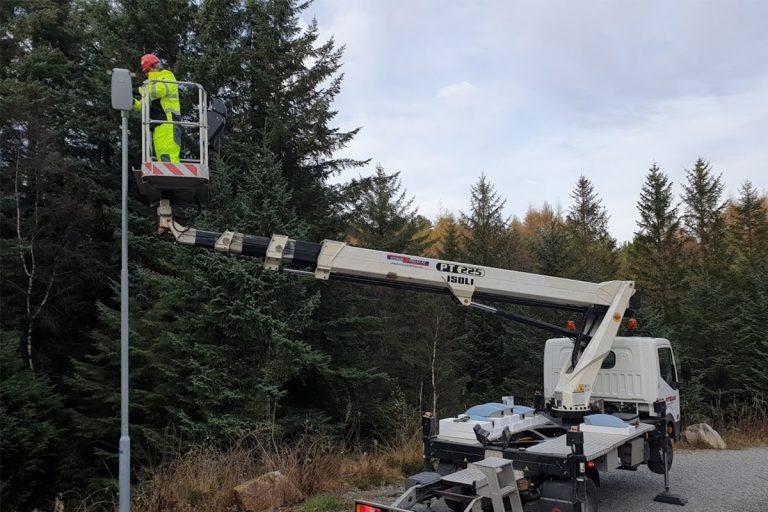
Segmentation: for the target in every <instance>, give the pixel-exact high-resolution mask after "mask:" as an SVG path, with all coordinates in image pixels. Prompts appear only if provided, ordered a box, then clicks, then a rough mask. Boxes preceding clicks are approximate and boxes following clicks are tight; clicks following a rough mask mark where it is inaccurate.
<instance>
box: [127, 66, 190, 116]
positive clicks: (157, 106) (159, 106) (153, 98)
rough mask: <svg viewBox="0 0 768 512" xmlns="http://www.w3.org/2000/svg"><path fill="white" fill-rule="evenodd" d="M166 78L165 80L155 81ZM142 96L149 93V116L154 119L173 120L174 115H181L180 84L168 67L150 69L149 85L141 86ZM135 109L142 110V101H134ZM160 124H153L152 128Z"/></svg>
mask: <svg viewBox="0 0 768 512" xmlns="http://www.w3.org/2000/svg"><path fill="white" fill-rule="evenodd" d="M153 80H164V81H167V82H171V83H165V82H153ZM139 91H140V92H141V95H142V97H144V95H145V94H149V101H150V104H149V118H150V119H154V120H158V121H161V120H168V121H170V120H173V116H181V104H180V103H179V86H178V84H176V77H175V76H174V75H173V73H171V72H170V71H169V70H167V69H163V70H160V71H150V72H149V75H147V85H146V86H144V85H142V86H141V87H140V88H139ZM133 110H135V111H136V112H140V111H141V103H140V102H139V101H138V100H134V101H133ZM157 126H158V125H156V124H153V125H152V129H154V128H156V127H157Z"/></svg>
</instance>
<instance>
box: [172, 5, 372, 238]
mask: <svg viewBox="0 0 768 512" xmlns="http://www.w3.org/2000/svg"><path fill="white" fill-rule="evenodd" d="M309 5H310V2H300V1H296V0H269V1H265V2H241V1H236V2H206V3H205V4H204V5H203V6H202V8H201V9H200V10H199V12H198V13H197V23H196V26H197V27H198V34H197V35H198V38H197V44H198V47H197V50H196V52H193V54H192V55H190V56H189V58H188V59H187V60H186V61H185V63H184V65H185V66H188V67H190V68H191V69H194V70H195V72H196V74H197V75H199V76H200V77H201V79H200V81H201V82H202V83H203V84H205V85H206V87H207V89H208V90H209V92H210V93H211V94H214V95H215V94H218V95H219V96H221V97H223V98H225V99H226V100H227V102H228V104H229V106H230V112H232V113H234V114H235V115H234V117H233V118H232V119H230V120H228V123H229V124H230V129H231V131H230V132H229V134H228V139H230V140H237V141H239V142H240V143H242V144H244V145H245V144H247V145H249V146H253V147H257V148H261V149H262V150H263V151H264V152H265V153H268V154H271V155H273V158H274V159H275V162H276V163H277V164H278V165H279V166H280V168H281V170H282V173H283V175H284V177H285V178H286V180H287V183H288V187H289V188H290V189H291V191H292V201H293V203H292V204H293V206H294V207H295V210H296V213H297V215H298V216H299V218H301V219H302V220H304V222H306V223H307V225H308V227H309V233H310V234H311V236H312V237H313V238H322V237H324V236H330V235H336V234H337V233H338V231H339V218H338V216H337V215H336V213H338V210H337V201H338V200H339V197H338V195H337V194H336V192H337V191H336V190H335V189H334V188H332V187H329V186H328V185H327V184H326V179H327V178H328V177H330V176H332V175H334V174H336V173H338V172H340V171H341V170H343V169H346V168H349V167H356V166H360V165H363V164H364V163H366V161H358V160H354V159H350V158H338V157H336V156H335V153H336V152H337V151H339V150H340V149H342V148H344V147H345V146H346V145H347V144H349V142H350V141H351V140H352V139H353V138H354V136H355V135H356V134H357V132H358V129H353V130H350V131H343V130H340V129H339V128H337V127H335V126H333V124H332V123H333V121H334V118H335V116H336V111H335V110H333V108H332V103H333V101H334V98H335V97H336V96H337V95H338V94H339V92H340V90H341V83H342V78H343V75H342V74H341V73H340V70H341V65H342V64H341V58H342V54H343V47H342V48H337V46H336V43H335V41H334V40H333V39H330V40H328V41H324V42H322V41H319V31H318V26H317V22H316V21H315V20H312V22H311V23H310V24H309V26H308V27H306V28H302V27H301V25H300V23H299V21H300V20H299V17H300V15H301V14H302V13H303V12H304V11H306V10H307V8H308V7H309ZM230 121H231V123H230ZM222 151H223V152H226V153H228V154H230V155H231V154H232V153H233V152H234V151H236V148H233V147H231V146H229V145H228V142H227V141H226V140H225V141H224V142H223V143H222Z"/></svg>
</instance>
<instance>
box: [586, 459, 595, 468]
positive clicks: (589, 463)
mask: <svg viewBox="0 0 768 512" xmlns="http://www.w3.org/2000/svg"><path fill="white" fill-rule="evenodd" d="M587 467H588V468H589V469H595V463H594V461H591V460H590V461H588V462H587Z"/></svg>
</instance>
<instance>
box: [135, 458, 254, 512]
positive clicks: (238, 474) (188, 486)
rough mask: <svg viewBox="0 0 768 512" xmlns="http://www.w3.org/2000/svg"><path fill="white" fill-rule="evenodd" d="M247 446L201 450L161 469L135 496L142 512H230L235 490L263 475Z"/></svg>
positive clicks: (136, 506) (138, 507)
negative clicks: (198, 511)
mask: <svg viewBox="0 0 768 512" xmlns="http://www.w3.org/2000/svg"><path fill="white" fill-rule="evenodd" d="M254 455H255V454H254V451H253V450H252V449H249V448H247V447H246V446H242V445H240V446H235V447H233V448H230V449H228V450H221V449H218V448H215V447H210V446H209V447H202V448H198V449H195V450H192V451H190V452H189V453H187V454H186V455H184V456H183V457H181V458H180V459H179V460H177V461H174V462H172V463H171V464H169V465H167V466H165V467H163V468H160V469H159V470H158V471H156V472H155V473H154V475H153V476H152V478H151V479H150V480H149V481H148V482H145V483H144V485H142V486H141V487H140V488H139V489H138V492H136V493H134V500H133V501H134V503H133V507H132V508H133V509H134V510H137V511H140V512H160V511H178V512H191V511H197V510H208V511H211V512H228V511H230V510H231V507H232V505H233V504H234V503H235V495H234V491H233V489H234V487H235V486H237V485H238V484H240V483H242V482H244V481H246V480H248V479H250V478H253V477H254V476H256V475H258V474H260V473H259V472H260V463H259V461H258V459H257V458H256V457H255V456H254Z"/></svg>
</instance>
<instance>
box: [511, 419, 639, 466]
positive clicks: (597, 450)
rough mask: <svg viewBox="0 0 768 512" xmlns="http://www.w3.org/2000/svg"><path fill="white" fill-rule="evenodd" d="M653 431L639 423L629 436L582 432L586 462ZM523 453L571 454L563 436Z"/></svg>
mask: <svg viewBox="0 0 768 512" xmlns="http://www.w3.org/2000/svg"><path fill="white" fill-rule="evenodd" d="M653 429H654V427H653V425H649V424H647V423H640V424H639V425H638V426H637V427H636V429H635V430H634V431H633V432H631V433H629V434H604V433H597V432H584V455H585V456H586V457H587V460H591V459H594V458H597V457H601V456H603V455H605V454H606V453H608V452H609V451H611V450H613V449H615V448H618V447H619V446H621V445H622V444H624V443H626V442H627V441H628V440H630V439H633V438H635V437H638V436H639V435H642V434H644V433H645V432H650V431H651V430H653ZM525 451H527V452H528V453H540V454H544V455H555V456H559V457H565V456H567V455H568V454H569V453H571V447H570V446H567V445H566V443H565V436H564V435H563V436H558V437H554V438H552V439H549V440H547V441H543V442H541V443H539V444H537V445H535V446H531V447H529V448H525Z"/></svg>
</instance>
